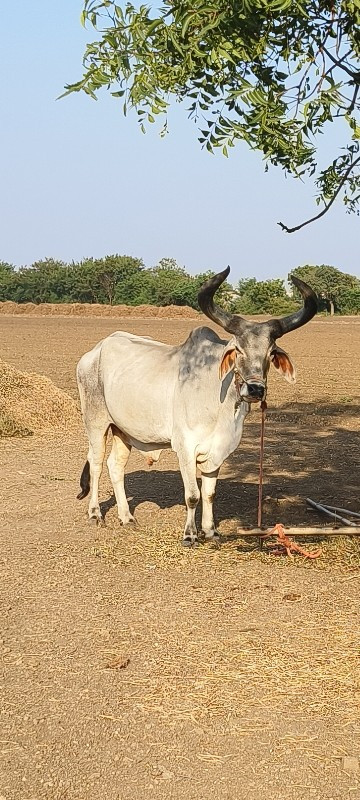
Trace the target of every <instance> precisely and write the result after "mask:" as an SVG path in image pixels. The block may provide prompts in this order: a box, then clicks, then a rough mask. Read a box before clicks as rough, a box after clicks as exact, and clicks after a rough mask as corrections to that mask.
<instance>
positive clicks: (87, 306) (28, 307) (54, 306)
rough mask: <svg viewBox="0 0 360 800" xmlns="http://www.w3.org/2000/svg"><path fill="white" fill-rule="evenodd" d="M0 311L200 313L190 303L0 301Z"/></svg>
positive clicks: (181, 315)
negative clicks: (110, 303)
mask: <svg viewBox="0 0 360 800" xmlns="http://www.w3.org/2000/svg"><path fill="white" fill-rule="evenodd" d="M0 314H5V315H8V316H13V315H17V314H21V315H23V316H32V317H57V316H59V317H132V318H134V319H141V318H143V319H144V318H147V317H151V318H154V317H159V318H161V319H177V318H179V319H197V318H198V317H199V316H200V314H199V312H198V311H195V309H193V308H190V307H189V306H150V305H142V306H125V305H118V306H109V305H102V304H100V303H40V304H39V305H36V304H35V303H14V302H13V301H12V300H6V301H5V302H3V303H0Z"/></svg>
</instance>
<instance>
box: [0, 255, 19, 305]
mask: <svg viewBox="0 0 360 800" xmlns="http://www.w3.org/2000/svg"><path fill="white" fill-rule="evenodd" d="M15 280H16V278H15V267H14V266H13V265H12V264H8V263H7V262H6V261H0V301H3V300H13V297H14V292H15Z"/></svg>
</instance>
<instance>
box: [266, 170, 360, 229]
mask: <svg viewBox="0 0 360 800" xmlns="http://www.w3.org/2000/svg"><path fill="white" fill-rule="evenodd" d="M357 164H360V156H358V158H356V159H355V161H353V162H352V164H350V166H349V167H348V169H347V170H346V172H344V175H343V177H342V178H341V181H340V183H339V186H338V188H337V189H336V192H334V194H333V196H332V198H331V200H329V202H328V203H327V204H326V206H325V207H324V208H323V209H322V211H320V212H319V214H316V216H315V217H311V219H307V220H306V222H302V223H301V225H296V226H295V227H294V228H288V226H287V225H284V223H283V222H278V223H277V224H278V225H280V228H281V229H282V230H283V231H285V232H286V233H295V231H299V230H300V229H301V228H304V227H305V225H310V223H311V222H315V221H316V220H317V219H320V218H321V217H323V216H324V215H325V214H326V213H327V211H329V208H331V206H332V204H333V202H334V201H335V200H336V198H337V196H338V194H339V192H340V190H341V189H342V187H343V186H344V183H346V181H347V179H348V177H349V175H350V172H351V171H352V170H353V169H354V167H356V165H357Z"/></svg>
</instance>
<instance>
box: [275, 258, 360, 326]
mask: <svg viewBox="0 0 360 800" xmlns="http://www.w3.org/2000/svg"><path fill="white" fill-rule="evenodd" d="M291 275H296V276H297V277H298V278H301V280H303V281H305V282H306V283H309V284H310V286H311V287H312V288H313V289H314V291H315V292H316V293H317V295H318V297H319V300H320V308H321V307H322V308H324V309H329V310H330V313H331V314H333V313H334V311H339V312H340V313H342V314H347V313H350V312H349V309H350V307H351V306H352V308H356V298H357V297H359V295H360V280H359V279H358V278H356V277H355V276H354V275H348V274H347V273H346V272H341V271H340V270H339V269H336V267H330V266H328V265H326V264H321V265H320V266H311V265H309V264H308V265H305V266H304V267H296V269H294V270H292V272H291V273H290V276H291ZM290 276H289V277H290ZM293 294H294V296H295V297H296V296H298V297H300V295H299V294H298V292H297V290H296V289H293Z"/></svg>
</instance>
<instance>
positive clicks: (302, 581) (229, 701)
mask: <svg viewBox="0 0 360 800" xmlns="http://www.w3.org/2000/svg"><path fill="white" fill-rule="evenodd" d="M109 533H110V532H109ZM322 545H323V546H324V555H323V557H322V558H321V559H319V560H318V561H316V562H306V561H304V559H301V558H298V557H295V558H294V559H293V560H292V559H289V558H277V557H275V556H271V555H268V554H267V553H266V552H263V553H260V552H259V551H258V550H254V549H253V550H252V551H251V552H250V551H249V552H244V550H243V547H244V546H246V547H248V543H245V545H244V542H241V540H239V539H237V540H235V539H234V540H231V541H228V542H226V541H225V543H224V544H223V545H222V547H221V548H220V550H219V549H217V548H215V547H214V548H211V547H209V545H206V546H204V547H200V548H198V549H197V550H195V551H192V552H190V553H189V552H188V551H186V552H185V553H184V552H183V551H182V550H181V547H180V545H179V532H174V531H172V532H171V533H170V530H168V531H165V532H164V531H163V533H162V536H161V537H160V536H159V531H158V530H157V531H155V530H153V531H151V529H150V528H148V529H147V530H141V531H137V532H134V533H130V534H129V533H128V532H127V531H126V533H124V535H123V536H121V535H120V536H118V537H117V538H116V539H114V538H113V537H112V536H111V535H110V536H109V534H108V533H106V534H104V535H103V536H102V537H100V538H99V539H98V541H97V542H96V544H95V546H94V547H93V548H92V554H93V555H95V556H97V557H100V558H102V559H105V560H107V561H108V563H109V561H110V562H111V563H112V564H113V565H114V566H115V567H117V568H118V569H124V568H125V569H126V568H130V567H131V568H132V569H135V568H136V563H138V564H139V570H140V568H143V567H144V565H145V566H146V568H147V569H148V570H149V571H150V572H151V571H154V574H157V573H158V571H159V570H160V573H161V574H163V575H164V579H166V575H167V573H168V570H169V569H171V570H172V574H173V576H174V573H176V572H177V573H178V574H179V579H180V580H181V577H180V576H181V574H183V573H184V572H186V573H187V575H188V576H191V578H192V581H191V583H193V585H192V586H191V592H190V591H189V593H188V594H185V593H183V592H181V590H179V591H178V590H177V588H176V581H175V583H174V597H173V598H172V602H173V604H174V605H176V612H177V613H176V614H175V613H174V615H173V616H172V617H169V618H167V619H166V624H164V625H163V626H161V625H159V624H158V614H160V613H161V612H160V609H157V608H156V601H154V602H150V603H149V604H148V606H149V607H148V606H147V605H145V607H144V608H143V613H144V614H145V615H146V626H147V634H146V635H147V637H149V642H152V644H151V651H152V656H151V658H150V660H149V664H148V669H147V670H146V672H145V674H143V675H140V674H137V675H136V676H132V674H131V668H130V671H129V674H127V676H126V687H125V686H124V687H123V696H122V702H123V703H124V705H125V706H126V705H129V706H131V707H134V706H135V707H137V708H138V709H139V710H141V711H142V712H143V713H144V714H146V715H150V716H153V715H159V716H161V717H163V718H165V719H169V718H171V719H172V720H173V721H175V720H181V719H193V720H194V721H198V722H199V721H201V720H207V721H209V719H211V718H216V717H224V716H225V718H227V719H228V720H229V725H230V724H231V727H232V729H233V732H234V733H236V726H237V725H238V722H237V715H238V709H243V708H246V709H247V711H248V712H249V711H250V710H251V709H252V710H254V712H255V711H261V710H264V709H268V708H269V707H270V708H271V710H272V712H275V713H276V710H277V709H278V711H279V713H280V712H281V713H282V714H283V713H287V712H289V713H291V712H292V711H293V709H294V708H295V707H296V712H297V714H301V713H303V714H304V715H305V716H306V717H307V718H309V717H312V716H321V717H322V718H328V719H332V718H333V716H334V715H337V714H339V715H341V718H342V720H343V721H344V720H346V721H348V722H350V721H352V720H354V719H355V718H356V714H357V711H356V709H357V705H358V700H357V696H358V695H357V693H358V692H359V691H360V657H359V652H360V633H359V630H358V627H357V626H354V623H353V619H352V615H351V613H349V608H350V607H351V602H352V601H351V597H352V596H353V594H354V581H355V580H356V579H360V570H359V566H360V552H359V549H358V545H357V543H354V542H353V541H352V540H347V539H345V540H344V541H341V542H339V540H337V541H336V544H335V543H333V542H331V541H330V542H329V541H327V542H325V541H324V542H322ZM261 564H267V567H269V568H270V570H269V574H270V575H271V577H270V580H269V578H267V580H269V583H267V582H266V583H263V581H264V571H263V570H262V569H261ZM304 566H306V567H307V569H309V570H314V571H318V570H319V569H322V570H323V571H324V572H325V573H326V572H328V573H331V574H332V575H333V576H334V577H335V576H336V581H340V582H341V583H342V587H343V602H342V605H341V607H339V604H338V603H337V602H335V601H334V602H333V601H332V594H331V580H330V581H329V578H328V577H327V576H326V575H324V579H325V583H324V584H319V588H320V586H321V588H320V595H319V594H318V592H317V591H316V592H314V590H313V589H312V588H311V587H312V586H313V585H314V584H313V581H312V580H311V581H310V582H309V580H308V577H307V573H305V572H304V571H303V570H301V568H302V567H304ZM299 567H300V571H299V570H298V568H299ZM245 568H246V573H244V570H245ZM244 574H246V585H244V580H243V576H244ZM289 589H291V591H289ZM348 594H349V597H348V596H347V595H348ZM117 602H118V600H117V598H116V597H114V603H115V604H116V603H117ZM324 603H326V617H324ZM262 607H263V608H264V609H266V613H265V612H264V614H263V615H262V613H261V608H262ZM163 612H165V613H166V608H165V609H164V610H163ZM180 618H181V619H182V620H183V625H182V626H179V619H180ZM144 619H145V618H144ZM220 632H221V633H220ZM133 635H134V637H135V638H134V639H132V640H131V641H132V645H131V653H132V656H131V657H132V658H136V635H137V634H136V631H135V633H134V634H133ZM124 636H125V639H126V631H125V632H124ZM134 642H135V645H134ZM154 642H155V647H154ZM149 647H150V644H149ZM134 648H135V651H134ZM230 718H231V723H230ZM249 730H251V724H249Z"/></svg>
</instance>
